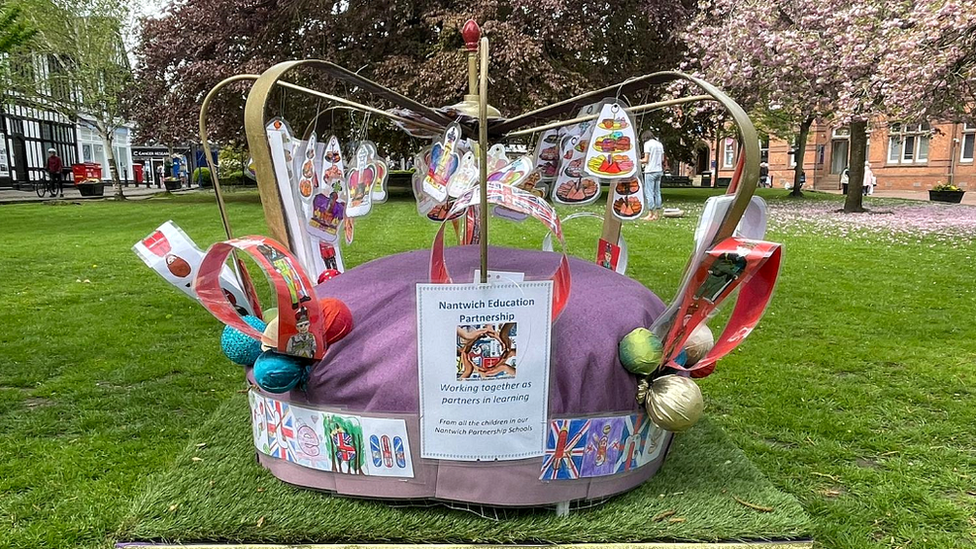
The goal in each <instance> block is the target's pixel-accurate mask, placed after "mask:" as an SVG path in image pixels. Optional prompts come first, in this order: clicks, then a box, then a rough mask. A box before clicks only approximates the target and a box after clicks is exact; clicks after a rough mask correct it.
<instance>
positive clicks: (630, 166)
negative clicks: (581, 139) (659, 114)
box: [585, 103, 638, 179]
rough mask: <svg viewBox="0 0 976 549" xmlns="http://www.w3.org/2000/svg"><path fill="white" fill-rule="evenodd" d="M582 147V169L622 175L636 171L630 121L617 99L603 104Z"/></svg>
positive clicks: (594, 173)
mask: <svg viewBox="0 0 976 549" xmlns="http://www.w3.org/2000/svg"><path fill="white" fill-rule="evenodd" d="M597 120H598V122H597V123H596V125H595V126H593V134H592V137H591V138H590V142H589V146H588V147H587V150H586V161H585V170H586V173H588V174H590V175H592V176H595V177H603V178H606V179H625V178H629V177H631V176H632V175H634V174H635V173H636V172H637V161H638V159H637V147H636V141H637V138H636V136H635V135H634V123H633V121H632V120H631V119H630V116H629V115H628V114H627V111H626V110H624V106H623V105H622V104H621V103H610V104H607V105H604V106H603V108H602V109H601V110H600V116H599V118H597Z"/></svg>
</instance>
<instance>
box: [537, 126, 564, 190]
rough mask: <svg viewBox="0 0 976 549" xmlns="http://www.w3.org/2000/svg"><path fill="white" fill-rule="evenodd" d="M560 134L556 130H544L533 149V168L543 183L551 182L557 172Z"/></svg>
mask: <svg viewBox="0 0 976 549" xmlns="http://www.w3.org/2000/svg"><path fill="white" fill-rule="evenodd" d="M560 141H561V132H560V130H558V129H554V130H546V131H545V132H543V133H542V137H540V138H539V142H538V143H537V144H536V147H535V167H536V168H537V169H538V170H539V172H540V174H541V176H542V180H543V181H552V180H553V179H555V178H556V172H557V171H558V170H559V158H560V150H559V145H560Z"/></svg>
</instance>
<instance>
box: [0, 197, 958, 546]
mask: <svg viewBox="0 0 976 549" xmlns="http://www.w3.org/2000/svg"><path fill="white" fill-rule="evenodd" d="M766 196H767V198H768V199H769V201H770V204H771V211H770V214H771V217H772V218H773V221H774V223H773V225H772V226H773V230H772V232H771V234H770V235H769V236H768V238H769V239H771V240H776V241H780V242H784V243H785V245H786V255H785V260H784V267H783V272H782V275H781V278H780V285H779V287H778V289H777V294H776V296H775V297H774V299H773V302H772V305H771V306H770V309H769V311H768V313H767V315H766V317H765V319H764V320H763V322H762V323H761V324H760V328H759V329H758V330H757V331H756V332H755V333H754V334H753V335H752V337H750V339H749V340H748V341H747V342H746V343H744V344H743V345H742V347H741V348H740V350H739V351H737V352H735V353H733V354H732V356H730V357H727V358H726V359H724V360H723V361H722V362H721V363H720V364H719V367H718V370H717V372H716V373H715V374H714V375H713V376H711V377H709V378H708V379H706V380H705V381H704V382H703V383H702V389H703V392H704V393H705V395H706V403H707V414H708V415H709V417H710V418H712V419H713V420H714V423H716V424H718V425H720V426H721V427H723V428H724V430H725V431H726V432H727V433H728V434H729V436H730V437H731V438H732V440H734V442H735V443H736V444H737V445H739V446H740V447H741V448H742V449H743V450H744V451H745V454H746V455H747V456H748V457H749V458H750V459H751V460H752V461H753V462H754V463H755V464H756V465H757V466H758V467H759V469H760V470H761V471H762V472H764V473H765V474H766V475H768V476H769V478H770V479H771V480H772V482H773V483H774V484H775V485H776V486H777V487H779V488H780V489H782V490H784V491H786V492H788V493H790V494H792V495H794V496H796V498H798V499H799V501H800V502H801V504H802V505H803V507H804V508H805V509H806V510H807V512H808V513H810V514H811V515H812V516H813V519H814V530H813V534H814V537H815V538H816V539H817V540H818V541H819V542H820V544H822V546H824V547H831V548H863V547H908V546H911V547H945V548H955V547H962V546H969V545H973V544H974V543H976V479H974V475H976V429H974V427H973V416H974V414H973V411H972V410H973V406H972V404H973V396H974V393H976V390H974V387H976V373H974V370H973V363H974V359H976V324H974V322H973V318H974V315H976V302H974V296H976V294H974V289H976V285H974V279H976V269H974V267H973V261H972V255H973V252H974V244H973V236H970V237H969V239H966V238H962V237H957V238H955V239H954V240H953V239H948V238H946V237H945V235H940V234H939V233H938V231H936V232H935V233H932V232H927V233H919V234H918V235H917V236H914V233H912V232H911V231H909V232H907V233H899V236H898V237H897V238H891V236H890V235H889V234H888V232H886V231H880V232H869V231H863V230H861V231H855V232H846V231H844V230H838V231H825V227H826V226H827V225H830V224H836V222H835V221H829V222H828V221H826V220H825V221H824V222H822V223H818V222H817V221H816V220H813V221H810V220H796V221H790V219H792V217H790V218H789V219H787V222H781V221H779V220H777V213H778V211H779V209H780V206H781V205H783V206H782V210H783V211H784V212H787V211H790V208H792V207H793V201H791V200H790V199H785V198H782V191H774V192H767V194H766ZM703 197H704V194H703V192H702V191H689V190H666V191H665V199H666V201H668V202H669V205H671V204H674V205H680V206H681V207H683V208H685V209H687V210H688V211H689V214H690V215H689V216H688V217H686V218H684V219H680V220H667V221H662V222H659V223H652V224H648V223H644V224H636V225H628V226H627V227H626V228H625V235H626V237H627V239H628V244H629V246H630V248H631V254H632V257H631V261H630V268H629V273H628V274H629V275H630V276H632V277H634V278H637V279H638V280H640V281H642V282H644V283H645V284H646V285H647V286H648V287H650V288H651V289H653V290H655V291H656V292H657V293H658V294H659V295H661V296H662V297H663V298H664V299H665V300H670V299H671V297H672V296H673V293H674V291H675V289H676V287H677V284H678V282H679V277H680V274H681V269H682V268H683V267H684V263H685V260H686V259H687V256H688V253H689V252H690V247H691V240H692V229H693V227H694V223H695V219H696V214H697V212H698V211H700V208H701V201H702V200H703ZM804 203H805V204H827V205H828V206H833V205H835V204H836V207H840V203H839V202H837V197H832V196H822V195H812V196H811V197H810V198H807V199H805V201H804ZM868 205H869V207H870V206H872V205H873V206H874V207H876V208H878V209H885V210H888V211H892V212H894V217H896V218H900V217H899V216H901V212H906V214H905V216H904V217H905V218H907V217H908V213H907V212H909V210H910V206H909V205H908V203H907V202H898V201H871V200H869V201H868ZM228 207H229V211H230V215H231V219H232V222H233V225H234V227H235V230H236V231H237V232H238V234H241V235H244V234H248V233H261V232H263V231H264V221H263V214H262V211H261V207H260V204H259V203H258V202H257V201H256V199H255V197H254V195H252V194H247V193H240V194H236V195H234V196H232V197H231V199H230V203H229V205H228ZM592 209H593V210H594V211H599V210H601V209H602V208H601V207H598V206H593V207H592ZM942 211H943V210H939V212H942ZM944 212H946V215H949V214H950V212H951V214H952V215H968V216H976V209H973V208H966V207H957V208H953V209H948V208H947V209H945V210H944ZM960 212H961V214H960ZM937 213H938V212H937ZM790 215H792V214H790ZM783 217H788V216H786V215H785V214H784V216H783ZM167 219H173V220H175V221H176V222H177V223H178V224H180V225H181V226H182V227H183V228H184V229H185V230H186V231H187V232H188V233H189V234H190V236H191V237H192V238H193V239H194V240H196V242H197V243H198V244H200V245H201V246H204V247H205V246H207V245H208V244H210V243H212V242H213V241H215V240H218V239H220V238H222V230H221V226H220V222H219V219H218V217H217V213H216V207H215V206H214V205H213V201H212V197H211V196H207V195H197V196H185V197H180V198H178V199H153V200H146V201H131V202H126V203H112V202H85V203H84V204H82V205H64V206H52V205H42V204H37V205H18V206H0V231H2V234H3V235H4V237H5V238H6V241H5V243H4V244H3V246H2V247H0V288H2V291H0V300H2V301H0V303H2V305H3V310H6V311H7V313H6V315H5V318H7V320H6V321H5V322H4V329H3V330H0V343H2V345H3V350H2V351H0V547H78V546H87V547H104V546H106V545H107V544H108V543H109V540H110V539H112V536H113V534H114V533H115V532H116V531H117V529H118V528H119V525H120V524H121V523H122V521H123V519H124V517H125V515H126V513H127V512H128V511H129V509H130V507H131V505H132V499H133V498H136V497H137V496H138V495H139V494H140V493H141V492H142V491H143V490H144V489H145V486H143V482H144V480H145V479H146V478H147V477H148V476H149V475H151V474H154V473H158V472H161V471H164V470H166V469H168V468H169V467H171V466H172V465H173V463H174V460H176V459H177V456H178V455H179V454H180V453H181V452H182V451H183V450H184V448H185V447H186V446H187V443H188V442H189V440H190V438H191V437H190V433H192V432H194V431H195V430H196V429H197V427H198V426H200V425H201V424H203V423H204V422H205V421H206V420H207V419H208V418H209V417H210V416H211V415H212V414H213V412H214V411H215V410H216V409H217V408H218V407H219V406H220V405H221V404H222V403H224V402H226V401H227V400H228V399H229V398H231V396H232V395H233V394H234V393H235V392H236V391H238V390H240V389H241V388H242V381H241V372H240V370H239V369H238V368H236V367H234V366H232V365H231V364H230V363H229V362H228V361H227V360H226V359H224V358H223V357H222V356H221V354H220V351H219V349H218V342H217V341H218V340H217V338H218V333H219V330H220V326H219V325H218V323H217V321H216V320H214V319H213V318H212V317H211V316H210V315H209V314H208V313H207V312H206V311H204V310H203V308H201V307H200V306H198V305H197V304H195V303H194V302H192V301H191V300H189V299H187V298H185V297H183V296H182V295H181V294H179V293H177V291H176V290H175V289H173V288H172V287H170V286H168V285H167V284H166V283H165V282H163V281H162V280H161V279H160V278H159V277H158V276H157V275H155V274H154V273H153V272H151V271H150V270H149V269H147V268H146V267H145V266H144V265H143V264H142V263H141V261H140V260H139V259H138V258H137V257H136V256H135V255H134V254H133V253H132V252H131V251H130V247H131V246H132V244H133V243H134V242H135V241H137V240H138V239H140V238H142V237H144V236H145V235H147V234H148V233H149V232H151V231H152V230H153V229H154V228H155V227H156V226H158V225H159V224H160V223H162V222H163V221H165V220H167ZM435 229H436V227H435V226H434V225H433V224H429V223H425V222H423V221H421V220H420V219H419V218H417V217H416V215H415V213H414V206H413V203H412V201H407V200H394V201H392V202H390V203H388V204H385V205H382V206H379V212H378V213H375V214H374V215H372V216H370V217H368V218H366V219H365V220H363V222H362V223H359V224H358V225H357V233H356V241H355V242H354V244H353V245H352V246H351V247H350V248H348V250H346V253H345V255H346V260H347V262H348V263H350V264H357V263H360V262H363V261H367V260H369V259H373V258H375V257H378V256H382V255H386V254H389V253H394V252H397V251H402V250H407V249H414V248H422V247H426V246H429V244H430V241H431V238H432V236H433V233H434V231H435ZM598 229H599V222H598V221H595V220H579V221H574V222H571V223H570V224H568V226H567V227H566V232H567V240H568V245H569V247H570V251H571V252H573V253H576V254H578V255H582V256H586V257H590V256H591V255H592V253H593V248H594V247H595V243H594V241H595V238H596V234H598ZM825 234H829V235H832V236H825ZM542 236H543V231H542V230H541V229H540V228H539V226H538V225H537V224H533V223H532V222H526V223H524V224H521V225H517V224H510V223H507V222H498V223H497V224H495V230H494V232H493V233H492V242H493V243H496V244H506V245H512V246H520V247H532V248H535V247H537V246H538V245H539V242H540V241H541V238H542Z"/></svg>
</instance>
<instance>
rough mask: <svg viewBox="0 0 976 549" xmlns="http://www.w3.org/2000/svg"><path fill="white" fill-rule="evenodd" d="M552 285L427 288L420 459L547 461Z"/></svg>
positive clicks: (421, 332) (421, 338) (421, 315)
mask: <svg viewBox="0 0 976 549" xmlns="http://www.w3.org/2000/svg"><path fill="white" fill-rule="evenodd" d="M551 303H552V282H551V281H545V282H524V283H521V284H515V283H508V284H498V285H491V284H418V285H417V325H418V330H417V334H418V342H417V343H418V344H417V349H418V352H417V354H418V362H419V365H420V429H421V457H424V458H433V459H450V460H459V461H479V460H513V459H523V458H527V457H534V456H541V455H542V453H543V446H544V443H545V436H546V429H547V413H548V409H549V358H550V357H549V348H550V331H551V313H552V311H551Z"/></svg>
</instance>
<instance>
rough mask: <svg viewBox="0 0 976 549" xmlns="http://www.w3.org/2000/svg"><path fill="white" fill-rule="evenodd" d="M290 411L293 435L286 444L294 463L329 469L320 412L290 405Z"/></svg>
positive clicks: (329, 464)
mask: <svg viewBox="0 0 976 549" xmlns="http://www.w3.org/2000/svg"><path fill="white" fill-rule="evenodd" d="M252 393H253V391H252ZM291 413H292V416H294V418H295V425H294V427H295V429H294V437H293V438H290V439H288V444H289V447H290V448H291V451H292V453H293V454H294V456H295V463H298V464H299V465H302V466H304V467H310V468H312V469H318V470H320V471H330V470H331V469H332V462H331V460H330V459H329V445H328V441H327V440H326V437H325V432H324V430H323V426H322V424H323V420H322V413H321V412H319V411H317V410H309V409H307V408H301V407H298V406H291Z"/></svg>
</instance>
